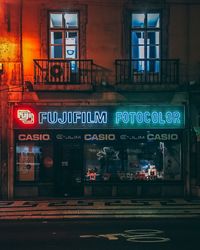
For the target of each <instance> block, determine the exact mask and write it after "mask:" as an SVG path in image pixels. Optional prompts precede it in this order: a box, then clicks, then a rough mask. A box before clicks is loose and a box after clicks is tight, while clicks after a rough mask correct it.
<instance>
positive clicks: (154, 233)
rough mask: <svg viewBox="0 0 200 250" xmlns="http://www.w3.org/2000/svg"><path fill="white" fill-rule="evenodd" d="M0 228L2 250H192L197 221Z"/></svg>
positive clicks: (7, 224) (14, 224) (90, 222)
mask: <svg viewBox="0 0 200 250" xmlns="http://www.w3.org/2000/svg"><path fill="white" fill-rule="evenodd" d="M0 231H1V234H0V243H1V249H3V250H15V249H17V250H18V249H20V250H24V249H29V250H32V249H37V250H44V249H48V250H51V249H56V250H57V249H58V250H61V249H63V250H64V249H65V250H100V249H106V250H107V249H109V250H110V249H115V250H121V249H123V250H124V249H125V250H132V249H134V250H135V249H137V250H140V249H141V250H147V249H148V250H157V249H165V250H175V249H176V250H186V249H187V250H195V249H198V248H197V246H198V244H199V235H200V220H198V219H186V220H184V219H163V220H158V219H155V220H153V219H130V220H104V219H102V220H64V221H45V220H41V221H26V222H25V221H18V222H16V221H15V222H12V221H10V222H8V221H7V222H1V223H0Z"/></svg>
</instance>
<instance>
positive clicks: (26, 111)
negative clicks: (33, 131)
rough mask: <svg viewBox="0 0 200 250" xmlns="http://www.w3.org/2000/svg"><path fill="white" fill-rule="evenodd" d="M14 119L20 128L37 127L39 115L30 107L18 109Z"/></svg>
mask: <svg viewBox="0 0 200 250" xmlns="http://www.w3.org/2000/svg"><path fill="white" fill-rule="evenodd" d="M14 119H15V121H16V123H17V124H18V125H19V126H20V127H24V128H27V127H35V126H36V125H37V113H36V112H35V110H33V109H32V108H30V107H16V108H15V110H14Z"/></svg>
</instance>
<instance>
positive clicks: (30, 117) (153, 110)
mask: <svg viewBox="0 0 200 250" xmlns="http://www.w3.org/2000/svg"><path fill="white" fill-rule="evenodd" d="M14 120H15V124H14V125H15V128H37V129H38V128H41V129H44V128H45V129H46V128H47V129H57V128H59V129H108V128H109V129H146V128H149V129H155V128H157V129H159V128H162V129H165V128H167V129H169V128H176V129H177V128H184V125H185V113H184V107H183V106H125V107H62V108H60V107H56V108H53V109H52V108H51V107H49V108H48V107H45V108H44V107H35V108H33V107H16V108H15V111H14Z"/></svg>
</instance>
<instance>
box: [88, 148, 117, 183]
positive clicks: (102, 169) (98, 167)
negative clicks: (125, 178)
mask: <svg viewBox="0 0 200 250" xmlns="http://www.w3.org/2000/svg"><path fill="white" fill-rule="evenodd" d="M84 150H85V159H86V162H85V164H86V168H85V180H86V181H108V180H111V179H112V180H113V179H115V178H116V176H117V173H118V172H120V171H121V169H122V165H121V164H122V161H121V156H120V150H119V149H118V148H117V147H116V146H111V145H100V144H86V145H85V147H84Z"/></svg>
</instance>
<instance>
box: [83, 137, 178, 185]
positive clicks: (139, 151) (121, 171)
mask: <svg viewBox="0 0 200 250" xmlns="http://www.w3.org/2000/svg"><path fill="white" fill-rule="evenodd" d="M84 149H85V159H86V162H85V166H86V167H85V180H86V181H90V182H93V181H109V180H114V181H157V180H170V181H172V180H181V144H180V143H179V142H158V141H157V142H145V143H144V142H143V143H139V142H135V143H129V144H122V145H120V148H118V147H117V146H115V145H114V146H106V145H100V144H86V145H85V148H84Z"/></svg>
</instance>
